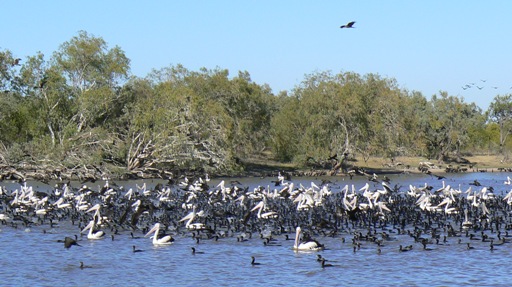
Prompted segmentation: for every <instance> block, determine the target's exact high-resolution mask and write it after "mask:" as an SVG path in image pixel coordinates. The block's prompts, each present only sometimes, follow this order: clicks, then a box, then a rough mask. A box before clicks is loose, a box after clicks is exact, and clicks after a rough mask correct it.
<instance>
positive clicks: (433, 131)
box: [423, 92, 482, 161]
mask: <svg viewBox="0 0 512 287" xmlns="http://www.w3.org/2000/svg"><path fill="white" fill-rule="evenodd" d="M429 108H430V109H429V110H427V111H426V112H427V113H428V122H426V123H424V126H423V127H424V134H425V140H426V142H427V149H428V152H429V155H430V156H431V157H434V158H436V159H437V160H439V161H443V160H446V159H448V158H449V155H450V153H451V152H454V153H455V156H456V157H457V158H460V156H461V149H462V148H464V147H465V146H466V144H467V143H468V142H469V140H470V139H469V131H470V128H471V126H473V125H475V124H478V121H481V120H482V118H481V117H478V116H479V115H480V114H481V109H480V108H478V107H477V106H476V105H475V104H474V103H472V104H467V103H464V101H463V99H461V98H458V97H454V96H448V94H447V93H446V92H441V93H440V95H439V97H438V96H437V95H434V96H432V99H431V101H430V107H429Z"/></svg>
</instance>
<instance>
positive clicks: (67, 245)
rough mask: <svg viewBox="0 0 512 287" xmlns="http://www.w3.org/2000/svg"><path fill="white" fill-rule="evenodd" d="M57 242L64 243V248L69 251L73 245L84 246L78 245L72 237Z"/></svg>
mask: <svg viewBox="0 0 512 287" xmlns="http://www.w3.org/2000/svg"><path fill="white" fill-rule="evenodd" d="M57 242H60V243H64V247H65V248H67V249H69V248H70V247H71V246H72V245H76V246H80V247H81V246H82V245H80V244H78V243H77V242H76V240H75V239H73V238H71V237H67V236H66V238H64V240H57Z"/></svg>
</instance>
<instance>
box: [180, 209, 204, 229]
mask: <svg viewBox="0 0 512 287" xmlns="http://www.w3.org/2000/svg"><path fill="white" fill-rule="evenodd" d="M196 216H204V211H203V210H201V211H199V212H197V213H196V206H195V205H194V206H193V207H192V212H190V213H189V214H188V215H187V216H185V217H183V218H182V219H180V221H179V222H183V221H185V220H187V219H188V221H187V222H186V223H185V227H186V228H187V229H188V230H198V229H205V228H206V226H205V225H204V224H203V223H199V222H196V223H192V221H193V220H194V219H195V218H196Z"/></svg>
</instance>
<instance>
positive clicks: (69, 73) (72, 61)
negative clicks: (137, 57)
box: [53, 31, 130, 132]
mask: <svg viewBox="0 0 512 287" xmlns="http://www.w3.org/2000/svg"><path fill="white" fill-rule="evenodd" d="M53 57H54V62H55V65H56V66H57V67H58V69H60V71H61V73H62V75H63V76H64V77H65V78H66V80H67V82H68V85H69V86H70V87H71V91H72V93H70V94H69V97H71V98H72V100H73V101H74V102H75V108H76V111H75V114H74V116H73V120H74V121H75V123H76V131H77V132H80V131H82V129H84V128H85V127H87V126H89V127H95V126H98V125H100V124H102V123H103V122H104V121H105V119H107V118H108V117H109V111H110V108H111V107H112V106H113V105H114V104H115V103H116V97H117V96H118V93H116V87H117V85H118V84H120V83H121V82H122V81H124V80H125V79H126V77H127V76H128V73H129V70H130V66H129V64H130V60H129V59H128V58H127V57H126V56H125V54H124V52H123V51H122V50H121V48H119V47H117V46H116V47H114V48H112V49H109V48H108V47H107V43H106V42H105V40H103V39H102V38H100V37H94V36H92V35H89V34H88V33H87V32H85V31H80V32H79V33H78V36H75V37H73V38H72V39H71V40H70V41H68V42H65V43H63V44H62V45H61V46H60V47H59V50H58V51H57V52H55V53H54V56H53Z"/></svg>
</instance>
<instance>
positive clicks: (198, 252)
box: [191, 247, 204, 255]
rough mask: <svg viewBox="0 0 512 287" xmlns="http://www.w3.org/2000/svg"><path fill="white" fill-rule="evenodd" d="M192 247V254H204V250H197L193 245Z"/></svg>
mask: <svg viewBox="0 0 512 287" xmlns="http://www.w3.org/2000/svg"><path fill="white" fill-rule="evenodd" d="M191 248H192V255H196V254H204V252H202V251H196V249H195V248H194V247H191Z"/></svg>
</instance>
